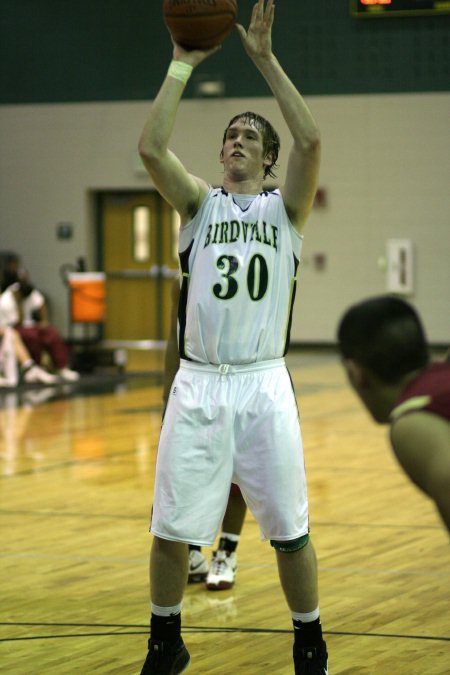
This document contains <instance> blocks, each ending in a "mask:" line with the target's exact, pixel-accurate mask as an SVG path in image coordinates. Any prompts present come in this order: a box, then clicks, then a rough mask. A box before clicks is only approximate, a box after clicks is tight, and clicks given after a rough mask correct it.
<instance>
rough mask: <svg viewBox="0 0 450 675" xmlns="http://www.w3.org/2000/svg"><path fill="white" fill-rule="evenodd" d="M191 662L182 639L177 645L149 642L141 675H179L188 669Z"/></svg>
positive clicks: (156, 641)
mask: <svg viewBox="0 0 450 675" xmlns="http://www.w3.org/2000/svg"><path fill="white" fill-rule="evenodd" d="M190 660H191V657H190V656H189V652H188V650H187V649H186V647H185V644H184V642H183V640H182V639H181V638H180V639H179V641H178V642H175V643H171V642H161V641H159V640H149V641H148V654H147V658H146V659H145V663H144V665H143V666H142V670H141V675H178V673H183V672H184V671H185V670H186V669H187V667H188V666H189V662H190Z"/></svg>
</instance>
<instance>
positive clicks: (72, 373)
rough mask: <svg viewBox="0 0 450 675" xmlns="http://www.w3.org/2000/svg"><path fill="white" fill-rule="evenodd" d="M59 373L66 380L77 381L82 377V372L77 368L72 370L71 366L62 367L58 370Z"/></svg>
mask: <svg viewBox="0 0 450 675" xmlns="http://www.w3.org/2000/svg"><path fill="white" fill-rule="evenodd" d="M58 375H59V376H60V378H61V379H63V380H64V381H65V382H76V381H77V380H79V379H80V373H77V371H76V370H71V369H70V368H61V370H58Z"/></svg>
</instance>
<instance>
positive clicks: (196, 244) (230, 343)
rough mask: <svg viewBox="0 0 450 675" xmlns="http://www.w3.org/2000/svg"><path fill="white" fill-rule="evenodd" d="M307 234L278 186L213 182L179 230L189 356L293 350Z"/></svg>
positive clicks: (182, 327) (250, 356) (260, 357)
mask: <svg viewBox="0 0 450 675" xmlns="http://www.w3.org/2000/svg"><path fill="white" fill-rule="evenodd" d="M302 239H303V238H302V236H301V235H300V234H299V233H298V232H297V231H296V230H295V228H294V226H293V225H292V223H291V222H290V220H289V218H288V215H287V213H286V209H285V207H284V204H283V198H282V196H281V194H280V191H279V190H274V191H273V192H261V193H260V194H258V195H240V194H231V193H227V192H225V190H224V189H223V188H210V189H209V192H208V194H207V196H206V199H205V200H204V202H203V203H202V205H201V207H200V209H199V211H198V213H197V214H196V215H195V216H194V218H193V219H192V220H191V221H190V222H189V223H187V224H186V225H185V226H184V227H182V228H181V231H180V243H179V251H180V264H181V274H182V287H181V294H180V307H179V314H178V317H179V325H178V328H179V346H180V355H181V357H182V358H185V359H190V360H192V361H197V362H200V363H211V364H242V363H254V362H256V361H268V360H271V359H276V358H280V357H282V356H283V355H284V354H285V353H286V351H287V348H288V344H289V333H290V325H291V316H292V307H293V303H294V299H295V287H296V278H297V277H296V275H297V268H298V264H299V261H300V253H301V247H302Z"/></svg>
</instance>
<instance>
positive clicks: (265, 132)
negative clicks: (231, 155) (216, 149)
mask: <svg viewBox="0 0 450 675" xmlns="http://www.w3.org/2000/svg"><path fill="white" fill-rule="evenodd" d="M238 120H242V121H243V122H244V124H254V125H255V127H256V128H257V129H258V131H260V132H261V134H262V137H263V154H264V157H266V156H267V155H268V154H269V152H270V153H272V163H271V164H270V165H269V166H266V167H264V178H266V177H267V176H270V177H271V178H276V176H275V174H274V172H273V169H274V168H275V167H276V166H277V163H276V162H277V159H278V153H279V152H280V137H279V135H278V134H277V132H276V131H275V129H274V128H273V126H272V125H271V124H270V122H269V121H268V120H266V118H265V117H262V115H258V114H257V113H254V112H251V111H249V110H248V111H247V112H243V113H239V114H238V115H235V116H234V117H232V118H231V120H230V121H229V122H228V126H227V128H226V129H225V131H224V132H223V139H222V150H221V152H220V156H221V157H222V155H223V146H224V145H225V140H226V137H227V131H228V129H229V128H230V127H231V126H232V125H233V124H234V123H235V122H237V121H238Z"/></svg>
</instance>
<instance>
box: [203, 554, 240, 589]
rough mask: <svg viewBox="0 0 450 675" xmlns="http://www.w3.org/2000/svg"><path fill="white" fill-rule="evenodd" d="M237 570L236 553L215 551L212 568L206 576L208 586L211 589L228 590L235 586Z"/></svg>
mask: <svg viewBox="0 0 450 675" xmlns="http://www.w3.org/2000/svg"><path fill="white" fill-rule="evenodd" d="M236 570H237V557H236V553H228V552H227V551H221V550H219V551H214V553H213V555H212V559H211V569H210V570H209V572H208V576H207V577H206V588H207V589H208V590H210V591H227V590H228V589H229V588H233V586H234V580H235V577H236Z"/></svg>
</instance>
